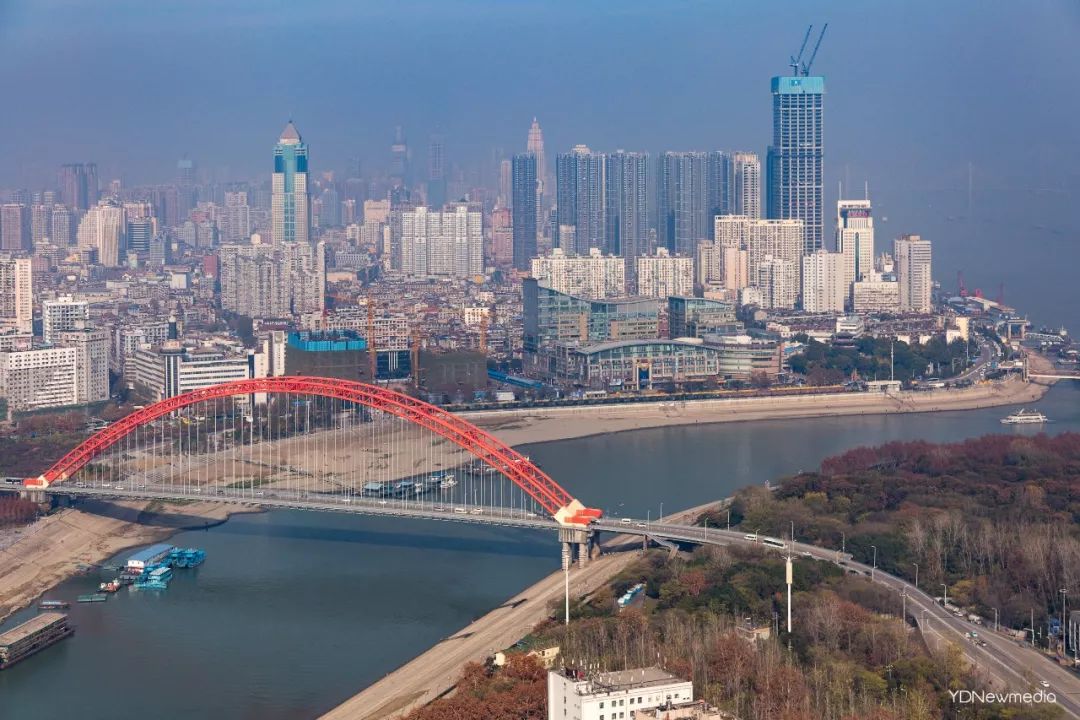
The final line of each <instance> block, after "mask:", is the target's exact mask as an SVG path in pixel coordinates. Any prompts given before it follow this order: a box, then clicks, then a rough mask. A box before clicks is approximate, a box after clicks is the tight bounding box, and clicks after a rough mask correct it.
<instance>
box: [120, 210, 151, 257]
mask: <svg viewBox="0 0 1080 720" xmlns="http://www.w3.org/2000/svg"><path fill="white" fill-rule="evenodd" d="M156 234H157V221H156V220H155V219H154V218H152V217H130V216H129V217H128V221H127V251H128V252H129V253H135V254H137V255H139V256H140V259H145V258H146V256H148V255H149V254H150V242H151V241H152V240H153V239H154V235H156Z"/></svg>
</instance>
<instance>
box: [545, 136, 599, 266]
mask: <svg viewBox="0 0 1080 720" xmlns="http://www.w3.org/2000/svg"><path fill="white" fill-rule="evenodd" d="M605 169H606V168H605V159H604V155H603V154H601V153H594V152H593V151H592V150H590V149H589V148H588V147H587V146H585V145H575V146H574V149H573V150H572V151H571V152H569V153H560V154H559V155H558V156H557V157H556V158H555V192H556V195H557V198H558V199H557V201H556V202H557V206H556V209H557V213H558V223H557V225H558V229H557V232H558V237H556V238H555V240H556V243H555V245H556V247H559V248H561V249H563V250H565V251H566V252H569V253H576V254H578V255H585V254H587V253H588V252H589V249H590V248H599V249H600V250H602V251H603V252H605V253H610V252H611V248H608V247H606V245H607V243H606V241H605V239H606V223H607V221H606V212H607V208H606V203H605V200H604V189H605V184H606V183H605V179H604V171H605Z"/></svg>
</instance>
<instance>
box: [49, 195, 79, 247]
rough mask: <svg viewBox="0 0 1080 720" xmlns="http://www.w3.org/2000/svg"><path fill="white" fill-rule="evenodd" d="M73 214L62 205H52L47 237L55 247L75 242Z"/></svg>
mask: <svg viewBox="0 0 1080 720" xmlns="http://www.w3.org/2000/svg"><path fill="white" fill-rule="evenodd" d="M75 227H76V226H75V216H74V215H72V213H71V211H70V210H68V209H67V208H66V207H64V206H63V205H53V207H52V216H51V218H50V228H51V229H50V232H51V233H52V234H51V235H49V239H50V240H52V241H53V244H55V245H56V246H57V247H61V248H64V247H67V246H69V245H74V244H75Z"/></svg>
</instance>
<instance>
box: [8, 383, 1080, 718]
mask: <svg viewBox="0 0 1080 720" xmlns="http://www.w3.org/2000/svg"><path fill="white" fill-rule="evenodd" d="M22 486H23V489H24V490H25V491H27V492H30V493H37V494H42V495H65V496H73V497H96V498H115V499H125V498H131V499H148V500H160V501H189V500H203V501H214V502H221V503H234V504H243V505H257V506H264V507H273V508H293V509H301V510H311V511H318V512H344V513H356V514H365V515H374V516H384V517H387V516H388V517H399V518H410V519H424V520H440V521H447V522H467V523H480V524H488V525H494V526H502V527H509V528H517V529H522V530H548V531H553V532H556V533H558V537H559V540H560V542H561V545H562V562H563V568H564V569H565V570H567V571H569V569H570V567H571V566H572V564H573V560H574V559H575V555H576V559H577V561H578V563H579V564H581V565H584V564H586V563H587V562H588V560H589V558H590V557H591V555H592V554H593V550H594V548H595V547H596V546H597V544H596V538H597V535H598V534H599V533H602V532H608V533H613V534H619V535H628V536H636V537H639V538H641V539H642V540H643V542H645V543H648V542H649V541H650V540H654V541H656V542H658V543H660V544H664V545H667V546H670V545H671V544H672V543H676V544H684V545H703V544H708V545H731V544H743V545H755V546H760V547H763V548H765V549H766V550H769V551H773V552H781V553H786V554H787V555H788V556H789V557H793V558H795V559H796V560H797V561H798V562H835V563H838V564H840V565H842V566H844V567H846V569H847V570H848V571H849V572H853V573H859V574H862V575H863V576H866V577H867V578H868V579H869V580H870V581H871V582H875V583H879V584H881V585H884V586H886V587H888V588H890V589H893V590H895V591H896V592H897V597H898V605H899V604H900V600H899V598H900V595H901V593H902V594H903V595H904V596H906V600H905V601H904V608H905V611H906V619H908V620H911V621H913V622H915V623H916V624H917V625H918V626H919V627H920V629H922V630H923V632H924V633H931V634H934V635H936V636H937V637H939V638H941V639H942V640H944V641H947V642H952V643H955V644H957V645H958V646H959V647H961V649H962V651H963V652H964V654H965V655H966V656H967V658H968V660H969V661H970V662H972V663H973V664H975V665H976V666H977V667H979V668H981V669H983V670H985V671H986V672H987V673H988V674H990V675H991V676H992V677H994V678H995V679H997V680H998V682H999V683H1000V684H1001V685H1002V686H1007V687H1011V688H1021V689H1026V688H1028V687H1030V685H1031V682H1032V678H1040V677H1042V678H1046V679H1047V680H1048V681H1050V682H1051V689H1052V690H1053V691H1054V692H1055V693H1057V694H1058V699H1059V704H1060V705H1061V707H1062V708H1063V709H1064V710H1065V711H1066V712H1067V713H1068V714H1069V715H1070V716H1071V717H1075V718H1080V679H1078V678H1077V677H1076V676H1075V675H1072V674H1071V673H1068V672H1067V671H1065V670H1064V669H1061V668H1059V667H1057V666H1055V665H1053V664H1052V663H1051V662H1049V661H1048V660H1047V659H1046V658H1045V657H1044V656H1040V655H1039V654H1038V653H1036V652H1034V651H1033V650H1030V649H1027V648H1026V647H1024V646H1023V645H1022V644H1019V645H1018V644H1017V643H1015V642H1012V641H1010V640H1008V639H1006V638H1004V637H1001V636H996V635H992V634H990V633H987V634H986V635H985V636H984V640H985V641H986V643H987V644H986V646H976V645H974V644H972V643H970V642H968V641H967V640H966V639H965V637H964V632H967V631H970V630H971V626H970V625H968V624H966V621H964V620H962V619H958V618H956V617H954V616H952V615H951V614H950V613H948V612H947V611H946V610H945V609H944V608H942V607H940V606H939V605H938V604H937V603H936V601H935V600H934V599H933V598H932V597H930V596H929V595H927V594H926V593H924V592H923V591H922V590H921V589H920V588H917V587H914V586H912V585H911V584H909V583H907V582H906V581H905V580H903V579H901V578H898V577H893V576H890V575H886V574H885V573H882V572H881V571H879V570H877V569H876V568H872V567H868V566H865V565H862V564H860V563H857V562H855V561H854V560H853V559H852V558H851V556H850V555H844V554H842V553H840V552H839V551H837V550H835V549H829V548H821V547H817V546H814V545H809V544H805V543H797V542H792V541H787V542H781V543H779V545H780V547H776V546H775V545H774V546H772V547H769V546H765V545H763V544H762V543H761V542H759V539H758V538H757V537H756V536H750V535H746V534H744V533H743V532H738V531H733V530H727V529H721V528H709V527H704V526H696V525H686V524H681V523H671V522H667V523H665V522H663V520H662V519H660V520H657V521H655V522H654V521H652V520H650V519H646V520H640V519H633V518H620V519H617V520H613V519H608V518H604V517H603V516H602V513H601V512H600V511H598V510H594V509H590V508H588V507H586V506H585V505H584V504H583V503H581V502H580V501H579V500H577V499H576V498H574V497H572V496H571V495H570V494H569V493H568V492H566V490H564V489H563V488H562V487H561V486H559V485H558V483H556V482H555V481H554V480H553V479H552V478H550V477H549V476H548V475H547V474H546V473H544V471H543V470H542V469H540V468H539V467H538V466H537V465H536V464H535V463H534V462H532V461H531V460H530V459H529V458H528V457H526V456H524V455H521V454H520V453H518V452H517V451H515V450H514V449H513V448H510V447H508V446H506V445H505V444H504V443H502V442H501V441H500V440H498V439H497V438H495V437H493V436H492V435H490V434H488V433H486V432H484V431H483V430H481V429H479V428H477V427H475V426H473V425H472V424H470V423H468V422H467V421H465V420H463V419H461V418H459V417H457V416H455V415H453V414H451V413H449V412H446V411H445V410H442V409H440V408H438V407H435V406H433V405H429V404H427V403H424V402H421V401H419V400H417V399H415V398H412V397H409V396H406V395H403V394H401V393H397V392H394V391H391V390H388V389H386V388H381V387H376V386H371V385H366V384H363V383H357V382H351V381H344V380H336V379H328V378H315V377H276V378H260V379H254V380H240V381H235V382H231V383H225V384H222V385H216V386H213V387H209V388H204V389H201V390H196V391H193V392H190V393H186V394H183V395H178V396H176V397H173V398H169V399H167V400H163V401H161V402H159V403H155V404H153V405H150V406H147V407H145V408H142V409H140V410H137V411H136V412H134V413H132V414H130V415H128V416H127V417H125V418H123V419H122V420H120V421H118V422H116V423H113V424H112V425H109V426H108V427H106V428H104V429H102V430H100V431H99V432H97V433H96V434H94V435H92V436H91V437H90V438H88V439H87V440H86V441H84V442H83V443H81V444H80V445H79V446H77V447H76V448H74V449H72V450H71V451H70V452H69V453H67V454H66V455H65V456H64V457H62V458H61V459H60V460H59V461H57V462H56V463H54V464H53V465H52V466H51V467H49V468H48V469H47V470H45V471H44V472H42V473H41V474H40V475H38V476H36V477H33V478H27V479H25V480H24V481H23V483H22Z"/></svg>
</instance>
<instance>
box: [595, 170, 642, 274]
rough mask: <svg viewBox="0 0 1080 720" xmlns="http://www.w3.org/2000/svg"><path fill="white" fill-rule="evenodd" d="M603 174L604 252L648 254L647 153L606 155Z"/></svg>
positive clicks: (632, 255)
mask: <svg viewBox="0 0 1080 720" xmlns="http://www.w3.org/2000/svg"><path fill="white" fill-rule="evenodd" d="M605 175H606V177H605V180H606V186H605V190H604V194H605V195H606V198H605V200H606V203H607V213H606V214H607V228H606V231H605V234H606V239H605V246H606V248H607V251H608V252H611V253H614V254H616V255H622V256H623V257H625V258H635V257H638V256H640V255H648V254H650V253H651V252H652V248H650V247H649V197H648V187H649V155H648V153H638V152H623V151H622V150H619V151H617V152H615V153H612V154H610V155H608V156H607V171H606V173H605ZM630 266H631V267H632V266H633V263H630ZM628 269H629V268H628Z"/></svg>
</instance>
